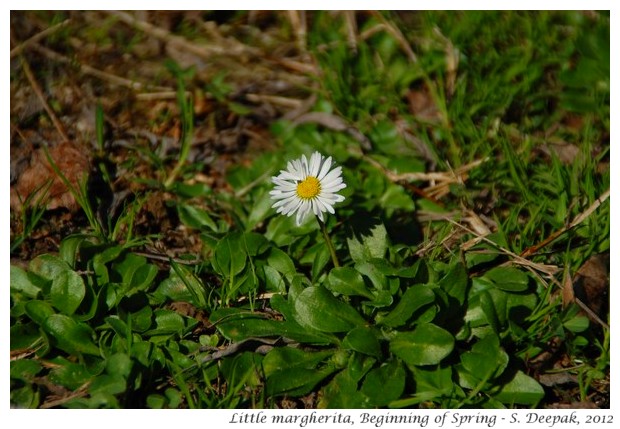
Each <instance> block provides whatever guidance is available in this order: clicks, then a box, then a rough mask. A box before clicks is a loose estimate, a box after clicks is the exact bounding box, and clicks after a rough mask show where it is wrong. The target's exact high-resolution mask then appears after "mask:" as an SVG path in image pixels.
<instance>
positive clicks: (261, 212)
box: [245, 189, 273, 231]
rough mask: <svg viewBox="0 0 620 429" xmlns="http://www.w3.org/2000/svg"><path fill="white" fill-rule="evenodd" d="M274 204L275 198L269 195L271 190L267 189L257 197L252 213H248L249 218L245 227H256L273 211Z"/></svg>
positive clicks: (247, 228) (249, 228)
mask: <svg viewBox="0 0 620 429" xmlns="http://www.w3.org/2000/svg"><path fill="white" fill-rule="evenodd" d="M272 205H273V200H272V199H271V196H270V195H269V191H268V190H267V189H265V190H264V191H263V192H261V193H260V195H258V196H257V197H256V200H255V202H254V205H253V206H252V210H250V214H249V215H248V219H247V221H246V222H245V229H246V230H247V231H250V230H252V229H254V228H255V227H256V225H258V224H259V223H260V222H262V221H263V220H265V218H266V217H267V215H268V214H269V213H270V211H271V206H272Z"/></svg>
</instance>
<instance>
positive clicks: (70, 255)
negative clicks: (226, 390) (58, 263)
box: [58, 234, 89, 268]
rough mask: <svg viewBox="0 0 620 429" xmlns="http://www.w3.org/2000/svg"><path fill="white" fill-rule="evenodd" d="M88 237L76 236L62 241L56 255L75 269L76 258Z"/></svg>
mask: <svg viewBox="0 0 620 429" xmlns="http://www.w3.org/2000/svg"><path fill="white" fill-rule="evenodd" d="M87 239H88V236H87V235H84V234H76V235H72V236H69V237H67V238H65V239H64V240H62V242H61V243H60V249H58V254H59V255H60V257H61V258H62V259H63V260H64V261H65V262H66V263H67V264H69V266H70V267H71V268H75V261H76V259H77V257H78V254H79V251H80V247H81V246H82V243H84V242H85V241H86V242H87V244H89V243H88V241H87Z"/></svg>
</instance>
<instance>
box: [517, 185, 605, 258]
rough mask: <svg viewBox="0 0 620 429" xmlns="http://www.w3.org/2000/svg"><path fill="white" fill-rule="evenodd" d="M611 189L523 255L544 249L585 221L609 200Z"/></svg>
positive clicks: (526, 250) (522, 254)
mask: <svg viewBox="0 0 620 429" xmlns="http://www.w3.org/2000/svg"><path fill="white" fill-rule="evenodd" d="M609 191H610V190H609V189H608V190H606V191H605V192H603V194H602V195H601V196H600V197H598V198H597V199H596V200H595V201H594V203H592V205H590V207H588V208H587V209H586V210H585V211H584V212H583V213H579V214H578V215H577V216H575V218H574V219H573V220H572V222H571V223H569V224H568V225H566V226H564V227H563V228H561V229H559V230H557V231H555V232H554V233H553V234H551V235H550V236H549V237H547V238H546V239H544V240H543V241H541V242H540V243H538V244H536V245H534V246H532V247H528V248H527V249H525V250H524V251H523V252H522V253H521V256H522V257H524V258H526V257H528V256H530V255H532V254H534V253H536V252H538V251H539V250H540V249H542V248H543V247H545V246H546V245H547V244H549V243H551V242H552V241H554V240H555V239H556V238H558V237H559V236H560V235H562V234H564V233H565V232H566V231H568V230H570V229H573V228H575V227H576V226H577V225H579V224H580V223H581V222H583V221H584V220H586V219H587V218H588V217H589V216H590V215H591V214H592V213H593V212H594V211H595V210H596V209H598V208H599V206H600V205H601V204H603V203H604V202H605V200H607V198H609Z"/></svg>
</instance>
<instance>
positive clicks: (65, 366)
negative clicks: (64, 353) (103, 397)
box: [49, 359, 93, 390]
mask: <svg viewBox="0 0 620 429" xmlns="http://www.w3.org/2000/svg"><path fill="white" fill-rule="evenodd" d="M54 363H55V368H54V369H53V370H52V371H51V372H50V374H49V378H50V381H51V382H52V383H55V384H60V385H61V386H64V387H66V388H67V389H70V390H77V389H78V388H80V387H81V386H83V385H84V383H86V382H87V381H89V380H90V379H91V378H93V374H91V373H90V372H89V371H88V369H87V368H86V366H84V364H80V363H74V362H70V361H68V360H66V359H62V360H59V361H56V362H54Z"/></svg>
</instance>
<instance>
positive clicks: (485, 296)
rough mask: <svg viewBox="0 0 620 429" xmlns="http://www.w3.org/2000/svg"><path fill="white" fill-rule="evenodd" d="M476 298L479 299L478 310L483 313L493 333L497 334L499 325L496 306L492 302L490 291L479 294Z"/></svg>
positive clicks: (499, 329)
mask: <svg viewBox="0 0 620 429" xmlns="http://www.w3.org/2000/svg"><path fill="white" fill-rule="evenodd" d="M478 298H479V299H480V308H481V309H482V311H483V312H484V315H485V316H486V319H487V322H489V325H491V328H493V331H494V332H495V333H497V334H499V333H500V332H501V325H500V321H499V319H498V314H497V306H496V304H495V302H494V301H493V297H492V296H491V293H490V291H486V290H485V291H482V292H480V294H479V295H478Z"/></svg>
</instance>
